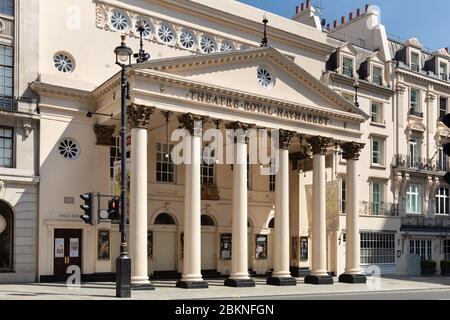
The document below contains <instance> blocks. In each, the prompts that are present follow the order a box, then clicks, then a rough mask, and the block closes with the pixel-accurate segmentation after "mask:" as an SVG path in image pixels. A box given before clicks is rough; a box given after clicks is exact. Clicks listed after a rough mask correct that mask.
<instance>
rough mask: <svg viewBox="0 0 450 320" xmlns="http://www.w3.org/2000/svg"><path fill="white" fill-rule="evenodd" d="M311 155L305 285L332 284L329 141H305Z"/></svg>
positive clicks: (312, 138)
mask: <svg viewBox="0 0 450 320" xmlns="http://www.w3.org/2000/svg"><path fill="white" fill-rule="evenodd" d="M307 141H308V143H309V144H310V145H311V148H312V153H313V214H312V265H311V274H310V275H309V276H307V277H305V283H311V284H333V278H332V277H331V276H329V275H328V272H327V220H326V196H325V195H326V178H325V155H326V151H327V147H328V145H329V144H330V142H331V139H329V138H324V137H320V136H316V137H310V138H308V139H307Z"/></svg>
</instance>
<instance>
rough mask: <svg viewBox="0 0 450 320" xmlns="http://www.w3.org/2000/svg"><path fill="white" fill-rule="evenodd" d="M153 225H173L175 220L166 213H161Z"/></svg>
mask: <svg viewBox="0 0 450 320" xmlns="http://www.w3.org/2000/svg"><path fill="white" fill-rule="evenodd" d="M155 224H168V225H175V224H176V223H175V219H174V218H173V217H172V216H171V215H170V214H168V213H161V214H159V215H158V216H157V217H156V220H155Z"/></svg>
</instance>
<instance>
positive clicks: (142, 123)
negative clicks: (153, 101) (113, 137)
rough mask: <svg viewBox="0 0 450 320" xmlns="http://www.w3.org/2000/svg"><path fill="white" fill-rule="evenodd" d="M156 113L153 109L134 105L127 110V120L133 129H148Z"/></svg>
mask: <svg viewBox="0 0 450 320" xmlns="http://www.w3.org/2000/svg"><path fill="white" fill-rule="evenodd" d="M154 111H155V108H153V107H146V106H142V105H137V104H132V105H130V106H129V107H128V108H127V120H128V123H129V124H130V126H131V128H132V129H134V128H142V129H148V128H149V126H150V116H151V115H152V114H153V112H154Z"/></svg>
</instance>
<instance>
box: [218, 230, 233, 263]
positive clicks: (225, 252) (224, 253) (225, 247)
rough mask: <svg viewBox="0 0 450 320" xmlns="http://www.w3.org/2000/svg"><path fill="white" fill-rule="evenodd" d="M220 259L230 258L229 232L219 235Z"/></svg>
mask: <svg viewBox="0 0 450 320" xmlns="http://www.w3.org/2000/svg"><path fill="white" fill-rule="evenodd" d="M220 259H222V260H231V233H223V234H221V235H220Z"/></svg>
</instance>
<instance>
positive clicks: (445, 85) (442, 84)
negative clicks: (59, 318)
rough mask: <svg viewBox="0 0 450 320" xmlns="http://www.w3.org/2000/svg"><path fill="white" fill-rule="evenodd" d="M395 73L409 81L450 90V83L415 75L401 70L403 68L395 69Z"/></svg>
mask: <svg viewBox="0 0 450 320" xmlns="http://www.w3.org/2000/svg"><path fill="white" fill-rule="evenodd" d="M395 72H396V73H397V74H401V75H402V76H406V77H408V78H410V79H414V80H419V81H423V82H425V83H427V84H431V85H433V86H438V87H441V88H444V89H447V90H450V82H446V81H442V80H439V79H437V78H433V77H430V76H427V75H424V74H417V73H415V72H412V71H409V70H406V69H403V68H395Z"/></svg>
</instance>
